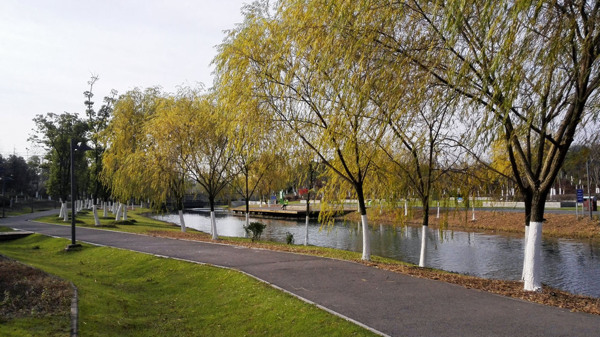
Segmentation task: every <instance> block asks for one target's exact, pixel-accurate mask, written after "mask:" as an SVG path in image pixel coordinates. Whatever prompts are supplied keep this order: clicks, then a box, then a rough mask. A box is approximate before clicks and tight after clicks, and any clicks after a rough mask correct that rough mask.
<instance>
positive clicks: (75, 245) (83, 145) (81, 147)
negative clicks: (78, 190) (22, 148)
mask: <svg viewBox="0 0 600 337" xmlns="http://www.w3.org/2000/svg"><path fill="white" fill-rule="evenodd" d="M89 150H92V148H91V147H89V146H87V144H86V143H85V142H79V143H77V144H75V141H74V140H73V138H71V244H70V245H68V246H67V248H65V250H67V251H69V250H73V249H75V248H79V247H81V245H80V244H78V243H77V242H76V240H75V160H74V157H75V156H74V153H75V151H78V152H84V151H89Z"/></svg>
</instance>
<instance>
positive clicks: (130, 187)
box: [101, 87, 163, 215]
mask: <svg viewBox="0 0 600 337" xmlns="http://www.w3.org/2000/svg"><path fill="white" fill-rule="evenodd" d="M162 96H163V94H162V93H161V91H160V89H159V88H156V87H153V88H147V89H145V90H144V91H142V90H140V89H134V90H131V91H128V92H127V93H125V94H123V95H121V96H120V97H119V99H118V100H117V101H116V103H115V107H114V111H113V118H112V119H111V121H110V123H109V124H108V126H107V127H106V129H105V130H104V131H103V132H102V141H103V142H104V146H105V147H106V151H105V152H104V155H103V157H102V173H101V178H102V181H103V182H104V183H105V184H106V185H107V186H109V188H110V190H111V194H112V197H113V198H115V199H116V201H118V202H119V203H127V202H128V201H129V200H130V199H131V198H146V197H149V196H150V194H151V193H150V189H149V187H148V186H149V185H148V181H147V178H148V175H147V174H146V171H145V167H146V166H147V163H146V153H147V151H148V144H149V140H148V132H147V123H148V121H149V120H150V119H151V118H152V116H153V115H154V114H155V112H156V108H157V105H158V103H159V100H160V99H161V97H162ZM119 207H120V208H122V206H119ZM117 213H119V211H117ZM117 215H118V214H117Z"/></svg>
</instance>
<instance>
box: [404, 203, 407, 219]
mask: <svg viewBox="0 0 600 337" xmlns="http://www.w3.org/2000/svg"><path fill="white" fill-rule="evenodd" d="M404 216H408V201H407V200H406V199H404Z"/></svg>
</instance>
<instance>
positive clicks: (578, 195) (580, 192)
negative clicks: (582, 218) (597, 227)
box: [577, 189, 583, 202]
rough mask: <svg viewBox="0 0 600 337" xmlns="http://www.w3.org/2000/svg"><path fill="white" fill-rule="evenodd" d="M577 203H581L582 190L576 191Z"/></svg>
mask: <svg viewBox="0 0 600 337" xmlns="http://www.w3.org/2000/svg"><path fill="white" fill-rule="evenodd" d="M577 202H583V190H582V189H577Z"/></svg>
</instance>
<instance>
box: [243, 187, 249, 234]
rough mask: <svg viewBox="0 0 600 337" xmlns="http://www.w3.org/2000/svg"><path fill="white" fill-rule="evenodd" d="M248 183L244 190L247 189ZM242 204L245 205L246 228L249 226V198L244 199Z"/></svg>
mask: <svg viewBox="0 0 600 337" xmlns="http://www.w3.org/2000/svg"><path fill="white" fill-rule="evenodd" d="M247 185H248V182H246V188H248V186H247ZM244 202H245V203H246V226H249V225H250V198H247V197H246V198H244Z"/></svg>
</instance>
